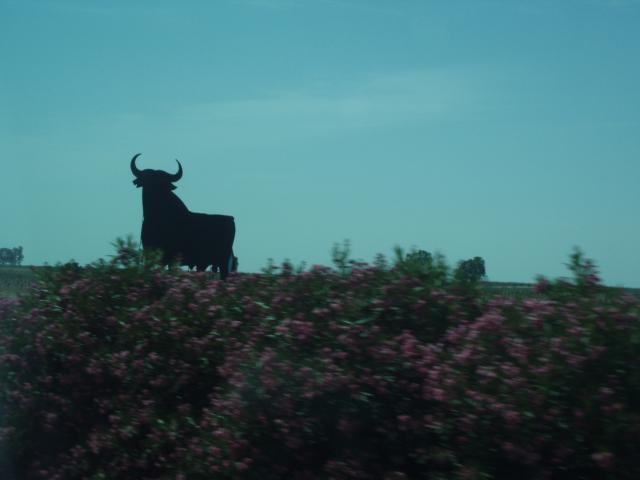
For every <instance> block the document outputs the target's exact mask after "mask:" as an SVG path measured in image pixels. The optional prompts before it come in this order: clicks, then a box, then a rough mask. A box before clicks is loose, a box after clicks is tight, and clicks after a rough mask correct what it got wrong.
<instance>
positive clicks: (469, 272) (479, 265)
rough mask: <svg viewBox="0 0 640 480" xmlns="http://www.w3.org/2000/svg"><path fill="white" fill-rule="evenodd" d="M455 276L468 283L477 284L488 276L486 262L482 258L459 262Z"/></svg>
mask: <svg viewBox="0 0 640 480" xmlns="http://www.w3.org/2000/svg"><path fill="white" fill-rule="evenodd" d="M455 276H456V278H457V279H459V280H462V281H466V282H477V281H479V280H481V279H482V278H484V277H485V276H486V270H485V266H484V260H483V259H482V257H473V258H471V259H469V260H462V261H460V262H458V267H457V268H456V272H455Z"/></svg>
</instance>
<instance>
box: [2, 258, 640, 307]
mask: <svg viewBox="0 0 640 480" xmlns="http://www.w3.org/2000/svg"><path fill="white" fill-rule="evenodd" d="M41 268H46V267H31V266H22V267H7V266H0V298H15V297H16V296H17V295H18V294H19V293H20V292H23V291H25V290H26V289H27V288H28V287H29V285H31V283H33V282H34V281H36V280H37V275H36V272H37V271H38V269H41ZM482 285H483V287H484V289H485V291H486V292H487V293H488V294H489V295H502V296H505V297H510V298H516V299H519V298H530V297H536V296H537V295H536V294H535V293H534V292H533V284H531V283H517V282H489V281H487V282H482ZM624 290H625V291H626V292H628V293H631V294H633V295H635V296H637V297H638V298H640V289H637V288H628V289H624Z"/></svg>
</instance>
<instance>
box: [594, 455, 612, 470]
mask: <svg viewBox="0 0 640 480" xmlns="http://www.w3.org/2000/svg"><path fill="white" fill-rule="evenodd" d="M591 460H593V461H594V462H595V463H596V465H598V467H600V468H601V469H603V470H610V469H611V467H613V453H611V452H596V453H593V454H592V455H591Z"/></svg>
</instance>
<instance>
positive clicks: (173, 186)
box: [169, 184, 178, 190]
mask: <svg viewBox="0 0 640 480" xmlns="http://www.w3.org/2000/svg"><path fill="white" fill-rule="evenodd" d="M169 186H170V187H171V190H175V189H176V188H178V187H176V186H175V185H173V184H169Z"/></svg>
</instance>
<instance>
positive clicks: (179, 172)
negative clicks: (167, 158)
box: [170, 158, 182, 182]
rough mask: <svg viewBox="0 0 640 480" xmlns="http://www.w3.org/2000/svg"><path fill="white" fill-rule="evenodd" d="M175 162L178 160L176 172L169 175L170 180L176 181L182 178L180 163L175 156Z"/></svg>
mask: <svg viewBox="0 0 640 480" xmlns="http://www.w3.org/2000/svg"><path fill="white" fill-rule="evenodd" d="M176 162H178V173H176V174H175V175H171V180H170V181H171V182H177V181H178V180H180V179H181V178H182V165H180V162H179V161H178V159H177V158H176Z"/></svg>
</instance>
